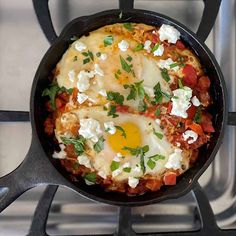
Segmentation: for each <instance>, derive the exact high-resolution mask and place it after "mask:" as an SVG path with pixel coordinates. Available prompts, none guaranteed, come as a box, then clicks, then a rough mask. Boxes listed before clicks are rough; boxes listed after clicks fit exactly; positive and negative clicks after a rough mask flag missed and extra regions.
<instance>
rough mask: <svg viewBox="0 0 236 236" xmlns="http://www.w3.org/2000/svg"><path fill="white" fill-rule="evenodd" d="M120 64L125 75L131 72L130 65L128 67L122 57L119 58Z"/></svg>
mask: <svg viewBox="0 0 236 236" xmlns="http://www.w3.org/2000/svg"><path fill="white" fill-rule="evenodd" d="M120 64H121V67H122V69H123V70H124V71H126V72H127V73H130V72H131V69H132V65H129V64H128V63H127V62H126V61H125V59H124V58H123V57H122V56H120Z"/></svg>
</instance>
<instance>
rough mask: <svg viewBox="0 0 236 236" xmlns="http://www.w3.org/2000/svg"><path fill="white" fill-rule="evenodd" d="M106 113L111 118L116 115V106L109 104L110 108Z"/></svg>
mask: <svg viewBox="0 0 236 236" xmlns="http://www.w3.org/2000/svg"><path fill="white" fill-rule="evenodd" d="M107 115H108V116H112V118H116V117H118V116H119V115H118V114H116V106H114V105H111V106H110V110H109V111H108V113H107Z"/></svg>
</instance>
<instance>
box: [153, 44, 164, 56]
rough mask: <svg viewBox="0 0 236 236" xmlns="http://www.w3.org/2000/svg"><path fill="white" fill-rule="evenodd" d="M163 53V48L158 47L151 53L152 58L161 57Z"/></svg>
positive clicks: (161, 46)
mask: <svg viewBox="0 0 236 236" xmlns="http://www.w3.org/2000/svg"><path fill="white" fill-rule="evenodd" d="M163 53H164V46H163V44H161V45H159V47H158V48H157V49H156V50H155V51H154V52H153V55H154V56H162V55H163Z"/></svg>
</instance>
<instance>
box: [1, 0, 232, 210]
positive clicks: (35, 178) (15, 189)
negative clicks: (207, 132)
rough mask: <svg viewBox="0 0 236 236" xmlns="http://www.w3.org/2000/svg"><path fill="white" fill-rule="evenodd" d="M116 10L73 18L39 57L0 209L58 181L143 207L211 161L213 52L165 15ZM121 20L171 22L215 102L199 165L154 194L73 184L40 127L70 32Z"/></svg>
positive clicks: (219, 120)
mask: <svg viewBox="0 0 236 236" xmlns="http://www.w3.org/2000/svg"><path fill="white" fill-rule="evenodd" d="M38 2H40V1H38ZM119 14H120V10H109V11H104V12H100V13H97V14H95V15H91V16H84V17H79V18H77V19H75V20H73V21H72V22H70V23H69V24H68V25H67V26H66V27H65V28H64V30H63V31H62V33H61V34H60V36H59V37H58V39H57V40H55V42H54V44H53V45H52V46H51V47H50V48H49V50H48V51H47V53H46V54H45V56H44V57H43V59H42V61H41V63H40V65H39V67H38V70H37V72H36V75H35V78H34V81H33V85H32V90H31V100H30V118H31V125H32V143H31V146H30V149H29V152H28V153H27V155H26V157H25V159H24V161H23V162H22V164H21V165H20V166H19V167H18V168H16V169H15V170H14V171H13V172H11V173H10V174H8V175H6V176H4V177H2V178H0V186H1V187H2V188H1V189H0V191H1V192H0V197H1V199H0V211H2V210H3V209H5V208H6V207H7V206H8V205H9V204H10V203H11V202H13V201H14V200H15V199H16V198H17V197H18V196H20V195H21V194H22V193H23V192H25V191H26V190H28V189H30V188H32V187H35V186H39V185H42V184H51V185H62V186H65V187H67V188H70V189H72V190H74V191H76V192H77V193H79V194H81V195H83V196H85V197H87V198H89V199H92V200H95V201H99V202H103V203H107V204H112V205H120V206H141V205H147V204H153V203H156V202H160V201H163V200H166V199H171V198H178V197H180V196H182V195H184V194H186V193H187V192H189V191H190V190H191V189H192V188H193V186H194V184H195V183H196V182H197V180H198V178H199V177H200V176H201V174H202V173H203V172H204V171H205V170H206V168H207V167H208V166H209V164H210V163H211V162H212V160H213V159H214V157H215V155H216V153H217V151H218V149H219V147H220V144H221V142H222V137H223V131H224V128H225V125H226V120H227V116H228V113H227V95H226V87H225V82H224V78H223V75H222V72H221V70H220V67H219V65H218V63H217V62H216V60H215V58H214V56H213V54H212V53H211V52H210V51H209V49H208V48H207V47H206V45H205V44H204V43H203V42H201V41H200V40H199V39H198V38H197V36H196V35H195V34H194V33H193V32H191V31H190V30H189V29H187V28H186V27H185V26H183V25H182V24H180V23H179V22H177V21H175V20H173V19H171V18H169V17H167V16H164V15H161V14H158V13H155V12H151V11H144V10H123V17H122V19H119V17H118V16H119ZM127 19H128V20H127ZM124 21H129V22H137V23H139V22H140V23H141V22H142V23H145V24H150V25H156V26H160V25H162V24H169V25H173V26H174V27H176V28H177V29H178V30H179V31H180V33H181V39H182V40H183V41H184V42H185V43H186V44H187V45H189V46H190V47H191V48H192V49H193V50H194V51H195V52H196V54H197V55H198V57H199V58H200V60H201V63H202V64H203V65H204V66H205V68H206V69H207V72H208V75H209V76H210V78H211V81H212V85H211V94H212V97H213V100H214V105H213V106H212V107H211V113H212V114H213V115H214V120H213V123H214V127H215V130H216V132H215V133H214V134H213V137H212V139H211V141H210V143H209V144H207V145H205V146H203V147H202V148H201V150H200V154H199V160H198V161H197V163H196V164H195V165H194V167H192V168H191V169H190V170H188V171H187V172H186V173H185V174H184V175H182V176H181V177H179V178H178V183H177V185H175V186H163V187H162V188H161V190H160V191H158V192H149V193H146V194H144V195H142V196H135V197H128V196H126V195H123V194H119V193H113V192H105V191H103V190H102V189H101V187H100V186H87V185H86V184H85V183H84V182H83V181H79V182H78V183H74V182H71V181H70V179H69V176H68V173H66V172H65V171H64V170H63V169H62V168H61V166H60V165H59V163H58V161H57V160H54V159H53V158H52V157H51V155H52V153H53V151H54V144H53V142H52V141H51V140H49V138H48V137H47V136H46V135H45V134H44V128H43V122H44V120H45V117H46V116H47V113H46V111H45V109H44V104H43V99H42V96H41V94H42V91H43V89H44V88H45V87H46V86H47V85H48V83H49V81H48V76H49V75H50V73H51V71H52V69H53V68H54V67H55V65H56V63H57V62H58V61H59V60H60V58H61V56H62V55H63V53H64V52H65V51H66V50H67V48H68V46H69V43H70V38H71V37H72V36H74V35H76V36H78V37H80V36H82V35H84V34H86V33H88V32H90V31H92V30H95V29H97V28H99V27H101V26H104V25H108V24H113V23H116V22H124ZM206 36H207V35H205V37H206ZM235 118H236V116H235V113H234V114H233V113H231V121H230V122H231V124H236V119H235Z"/></svg>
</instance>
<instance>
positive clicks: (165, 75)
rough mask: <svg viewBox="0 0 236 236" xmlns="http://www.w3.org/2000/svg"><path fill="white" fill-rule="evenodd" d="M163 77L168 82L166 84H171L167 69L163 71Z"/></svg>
mask: <svg viewBox="0 0 236 236" xmlns="http://www.w3.org/2000/svg"><path fill="white" fill-rule="evenodd" d="M161 76H162V78H163V79H164V80H165V81H166V82H169V81H170V76H169V74H168V70H167V69H165V68H164V69H162V70H161Z"/></svg>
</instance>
